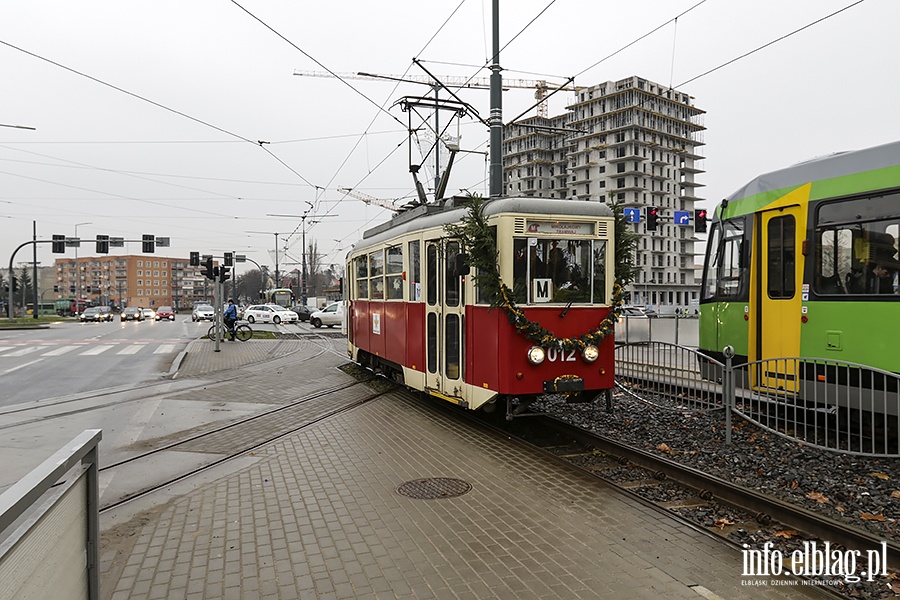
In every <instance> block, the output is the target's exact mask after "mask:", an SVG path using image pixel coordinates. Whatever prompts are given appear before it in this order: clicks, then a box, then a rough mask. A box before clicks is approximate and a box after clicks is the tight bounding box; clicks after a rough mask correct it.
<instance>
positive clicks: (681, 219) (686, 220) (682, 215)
mask: <svg viewBox="0 0 900 600" xmlns="http://www.w3.org/2000/svg"><path fill="white" fill-rule="evenodd" d="M674 220H675V224H676V225H689V224H690V222H691V213H689V212H688V211H686V210H676V211H675V216H674Z"/></svg>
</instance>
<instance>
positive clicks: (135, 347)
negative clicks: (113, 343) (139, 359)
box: [116, 344, 147, 354]
mask: <svg viewBox="0 0 900 600" xmlns="http://www.w3.org/2000/svg"><path fill="white" fill-rule="evenodd" d="M146 347H147V344H132V345H131V346H127V347H125V348H122V349H121V350H119V351H118V352H117V353H116V354H137V353H138V352H140V351H141V349H142V348H146Z"/></svg>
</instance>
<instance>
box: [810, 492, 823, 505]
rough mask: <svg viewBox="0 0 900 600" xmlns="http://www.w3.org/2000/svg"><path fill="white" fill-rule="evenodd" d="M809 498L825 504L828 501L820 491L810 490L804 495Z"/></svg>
mask: <svg viewBox="0 0 900 600" xmlns="http://www.w3.org/2000/svg"><path fill="white" fill-rule="evenodd" d="M806 497H807V498H809V499H810V500H815V501H816V502H818V503H819V504H825V503H826V502H828V498H826V497H825V494H823V493H822V492H810V493H808V494H807V495H806Z"/></svg>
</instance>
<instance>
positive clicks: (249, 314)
mask: <svg viewBox="0 0 900 600" xmlns="http://www.w3.org/2000/svg"><path fill="white" fill-rule="evenodd" d="M244 318H245V319H247V322H249V323H256V322H257V321H258V322H260V323H275V324H276V325H278V324H280V323H296V322H297V321H298V320H299V317H298V316H297V313H295V312H294V311H292V310H291V309H289V308H285V307H283V306H278V305H277V304H254V305H253V306H250V307H249V308H247V310H245V311H244Z"/></svg>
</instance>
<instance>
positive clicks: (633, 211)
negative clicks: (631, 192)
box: [622, 208, 641, 223]
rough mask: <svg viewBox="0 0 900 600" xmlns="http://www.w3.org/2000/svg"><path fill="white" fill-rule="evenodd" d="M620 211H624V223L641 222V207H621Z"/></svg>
mask: <svg viewBox="0 0 900 600" xmlns="http://www.w3.org/2000/svg"><path fill="white" fill-rule="evenodd" d="M622 212H623V213H625V222H626V223H640V222H641V209H639V208H625V209H622Z"/></svg>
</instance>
